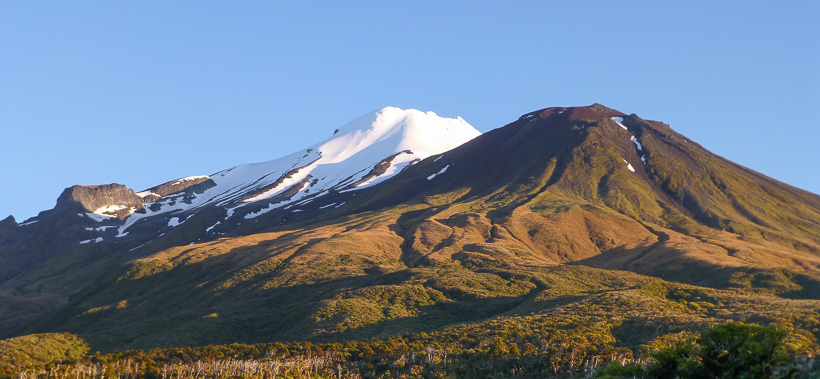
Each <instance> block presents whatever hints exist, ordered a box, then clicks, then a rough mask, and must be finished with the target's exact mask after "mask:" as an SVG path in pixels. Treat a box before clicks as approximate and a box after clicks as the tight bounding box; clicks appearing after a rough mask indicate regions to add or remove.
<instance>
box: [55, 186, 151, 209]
mask: <svg viewBox="0 0 820 379" xmlns="http://www.w3.org/2000/svg"><path fill="white" fill-rule="evenodd" d="M71 203H79V204H80V205H82V206H83V208H85V210H87V211H89V212H95V213H102V212H104V213H106V214H112V215H114V214H116V215H117V216H118V217H119V218H122V217H125V216H127V215H128V214H130V213H131V211H128V212H125V214H123V215H121V213H124V212H122V211H123V210H129V209H131V208H139V207H142V205H143V204H144V200H143V198H142V197H140V196H137V194H135V193H134V191H133V190H131V189H129V188H127V187H126V186H124V185H122V184H117V183H113V184H103V185H96V186H80V185H76V186H73V187H69V188H66V189H65V191H63V193H62V194H61V195H60V197H59V198H57V207H56V208H61V207H64V206H66V205H68V204H71ZM106 207H110V209H108V210H106V209H105V208H106Z"/></svg>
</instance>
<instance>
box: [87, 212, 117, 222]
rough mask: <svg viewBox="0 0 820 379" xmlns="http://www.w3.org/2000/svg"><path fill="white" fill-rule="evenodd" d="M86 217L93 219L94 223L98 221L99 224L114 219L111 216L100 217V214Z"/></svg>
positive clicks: (88, 214) (90, 214)
mask: <svg viewBox="0 0 820 379" xmlns="http://www.w3.org/2000/svg"><path fill="white" fill-rule="evenodd" d="M85 215H86V216H88V217H90V218H92V219H93V220H94V221H97V222H103V221H108V220H110V219H111V218H112V217H111V216H107V215H99V214H96V213H86V214H85Z"/></svg>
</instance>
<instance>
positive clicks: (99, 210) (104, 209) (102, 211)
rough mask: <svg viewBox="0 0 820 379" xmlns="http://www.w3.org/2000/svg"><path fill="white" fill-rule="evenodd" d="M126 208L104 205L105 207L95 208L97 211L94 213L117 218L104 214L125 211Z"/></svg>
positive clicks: (123, 206)
mask: <svg viewBox="0 0 820 379" xmlns="http://www.w3.org/2000/svg"><path fill="white" fill-rule="evenodd" d="M127 208H128V207H127V206H125V205H106V206H102V207H99V208H97V210H95V211H94V213H95V214H98V215H100V216H105V217H117V216H115V215H110V214H106V212H110V213H114V212H116V211H119V210H123V209H127Z"/></svg>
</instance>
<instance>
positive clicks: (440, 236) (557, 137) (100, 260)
mask: <svg viewBox="0 0 820 379" xmlns="http://www.w3.org/2000/svg"><path fill="white" fill-rule="evenodd" d="M396 149H398V148H396ZM394 154H395V152H394ZM306 161H307V160H305V162H306ZM391 164H392V163H391ZM297 166H298V165H297ZM308 166H309V164H308V165H307V166H300V167H308ZM376 166H378V165H376ZM376 166H373V167H374V169H375V167H376ZM294 167H295V166H294ZM315 170H318V168H316V169H315ZM261 171H264V170H261ZM282 171H284V169H282ZM397 171H398V170H397ZM313 172H314V171H313V170H311V173H313ZM360 172H361V174H359V175H366V174H365V173H364V171H360ZM385 172H386V171H385ZM297 175H302V174H299V173H294V174H293V175H292V177H291V178H290V179H292V182H293V183H296V184H298V183H301V180H304V178H306V177H307V176H304V177H303V178H302V179H299V177H297ZM281 177H282V176H280V178H281ZM357 178H358V179H356V178H354V179H355V181H361V180H365V176H359V177H357ZM211 179H212V180H213V181H214V182H215V183H218V182H217V180H218V179H214V176H211ZM343 179H345V178H343ZM266 180H267V179H266ZM270 180H271V181H269V182H267V183H268V184H264V185H263V184H261V183H259V186H257V187H254V188H255V191H258V190H260V189H263V188H264V187H265V186H267V185H271V184H276V181H275V180H273V179H270ZM366 180H369V179H366ZM355 181H354V180H353V179H351V180H347V181H344V180H342V181H336V182H334V183H353V182H355ZM217 185H219V184H217ZM278 185H279V184H276V185H275V186H278ZM338 185H339V184H337V186H338ZM345 185H346V184H345ZM275 186H274V187H275ZM231 188H236V187H231ZM335 188H336V189H337V190H335V191H334V190H329V191H328V192H327V194H324V195H322V196H318V197H312V198H308V197H305V198H300V199H298V200H294V201H291V202H290V203H288V205H285V206H278V207H273V206H270V205H269V204H270V203H267V204H265V205H264V206H262V204H257V205H254V206H256V207H260V208H248V207H250V205H249V206H241V202H242V196H237V195H235V194H234V193H229V194H226V195H225V197H223V198H220V201H225V200H227V199H232V200H231V201H234V203H231V204H233V205H231V206H236V205H239V206H240V208H238V209H241V210H242V211H243V212H245V211H248V213H244V215H243V214H237V215H236V218H232V219H230V220H245V222H242V223H240V225H236V224H232V225H230V226H231V228H226V229H222V230H224V233H226V234H225V235H222V234H205V235H204V237H203V231H204V230H206V229H207V228H209V227H211V225H212V224H211V223H212V222H213V220H214V219H217V220H223V221H225V220H224V216H225V212H226V209H225V208H216V207H215V208H212V209H210V210H209V209H205V208H203V209H201V210H200V211H199V213H197V214H192V215H188V216H187V217H185V218H184V219H183V218H182V217H181V216H176V215H177V214H176V213H173V215H175V216H176V217H179V219H178V221H179V222H181V224H180V225H177V226H175V227H173V228H169V227H168V225H167V223H168V221H167V218H156V219H155V220H158V221H152V220H151V219H150V218H148V217H145V218H144V219H142V220H141V221H140V222H139V223H133V224H132V226H130V227H128V228H127V230H128V231H129V233H134V234H142V235H151V233H156V232H152V230H165V231H166V232H165V233H166V234H165V235H164V236H162V237H161V238H156V239H155V240H151V241H149V242H147V243H144V242H143V241H142V240H134V241H133V242H131V244H127V243H122V244H121V245H118V244H109V243H98V244H83V245H77V247H76V248H74V249H73V250H70V251H68V252H67V253H65V254H62V255H61V256H59V257H55V258H52V259H49V260H46V261H43V262H40V263H38V264H37V265H36V266H33V267H31V268H29V269H27V270H26V271H25V272H23V273H21V274H20V275H17V276H16V277H14V278H12V279H10V280H8V281H7V282H6V283H4V284H3V286H2V287H0V296H4V298H3V302H4V303H6V304H16V308H17V309H24V310H27V311H29V312H30V313H29V314H28V316H27V317H23V316H20V315H19V314H18V315H17V316H15V317H16V318H14V317H11V316H9V315H10V313H8V312H3V313H2V314H3V316H4V317H5V318H4V319H0V322H4V323H5V324H4V325H5V326H6V328H5V330H9V331H11V332H9V333H10V334H22V333H26V332H53V331H69V332H75V333H79V334H80V335H81V336H83V337H84V338H87V339H88V340H89V341H92V342H93V344H94V345H95V346H101V347H104V348H107V349H117V348H125V347H131V348H133V347H140V348H142V347H153V346H175V345H198V344H206V343H227V342H233V341H271V340H303V339H310V340H336V339H345V338H368V337H372V336H383V335H392V334H396V333H402V332H406V331H429V330H435V329H437V328H442V327H445V326H447V325H452V324H454V323H460V322H471V321H478V320H488V319H492V318H495V317H499V316H516V315H528V314H533V313H534V312H535V313H537V312H547V311H549V310H550V309H552V308H551V307H555V306H558V305H562V306H563V305H566V304H567V302H570V303H571V302H572V301H573V300H572V299H576V298H583V299H589V297H587V296H592V295H593V294H600V293H602V291H604V292H606V291H626V290H628V289H634V288H636V286H643V285H646V284H648V283H650V282H651V283H661V284H662V285H664V286H667V285H671V286H680V285H679V284H674V285H672V284H669V283H664V282H663V281H662V280H661V279H665V280H674V281H679V282H685V283H689V284H694V285H699V286H708V287H713V288H716V290H714V291H713V290H707V289H703V288H702V287H701V289H698V290H697V291H700V293H702V294H703V295H702V296H707V295H706V293H710V294H712V293H714V295H709V296H714V299H717V298H719V299H722V300H719V301H718V300H715V302H714V303H715V304H723V303H726V302H728V301H729V300H730V299H734V298H735V297H736V296H740V297H744V298H745V297H746V296H752V295H751V294H758V295H759V294H760V293H761V292H763V293H765V295H760V296H764V297H765V298H766V299H769V300H767V301H771V303H772V304H775V303H777V304H781V305H782V304H790V306H793V307H799V308H800V309H801V312H805V313H806V314H811V313H812V312H815V313H816V311H817V310H818V309H820V303H819V302H818V300H817V298H818V296H819V295H818V294H820V292H818V290H820V280H818V277H820V274H818V270H819V267H820V253H818V251H820V250H818V249H819V248H820V242H819V241H820V223H819V222H818V221H817V220H820V217H819V216H820V197H818V196H817V195H813V194H810V193H807V192H805V191H801V190H799V189H796V188H793V187H790V186H788V185H785V184H783V183H779V182H777V181H774V180H772V179H770V178H767V177H765V176H762V175H760V174H758V173H755V172H753V171H751V170H748V169H745V168H742V167H740V166H737V165H735V164H733V163H731V162H729V161H726V160H725V159H723V158H720V157H718V156H716V155H714V154H712V153H710V152H708V151H707V150H705V149H703V148H702V147H700V146H699V145H697V144H695V143H693V142H691V141H688V140H687V139H686V138H685V137H683V136H681V135H679V134H677V133H675V132H674V131H672V130H671V129H670V128H669V127H668V126H666V125H664V124H661V123H658V122H654V121H646V120H642V119H641V118H639V117H638V116H636V115H625V114H623V113H621V112H618V111H615V110H612V109H609V108H606V107H604V106H601V105H597V104H596V105H593V106H589V107H572V108H560V107H559V108H547V109H544V110H540V111H536V112H532V113H528V114H526V115H524V116H522V117H521V118H520V119H519V120H517V121H515V122H513V123H511V124H509V125H507V126H504V127H502V128H499V129H496V130H493V131H491V132H488V133H485V134H484V135H481V136H478V137H476V138H474V139H472V140H470V141H469V142H467V143H464V144H463V145H460V146H458V147H456V148H454V149H452V150H450V151H447V152H444V153H442V154H433V155H430V156H429V157H428V158H427V159H424V160H422V161H420V162H418V163H417V164H414V165H412V166H409V167H407V168H406V169H403V170H401V171H400V172H398V173H397V174H395V175H393V176H392V177H390V178H387V179H384V180H383V181H381V182H379V183H376V184H373V185H372V186H367V187H364V188H361V189H359V190H356V191H346V190H345V187H335ZM204 191H205V192H203V193H208V191H211V189H206V190H204ZM236 193H239V192H236ZM251 193H253V191H250V190H249V191H246V192H243V194H251ZM295 193H299V192H298V191H297V192H295ZM192 196H194V195H192ZM195 196H200V197H197V198H204V197H201V196H202V195H201V194H196V195H195ZM274 196H275V195H274ZM205 197H207V198H208V199H211V198H213V196H205ZM214 201H216V200H214ZM286 201H287V200H286ZM164 206H169V207H173V206H174V205H170V204H169V205H164ZM147 207H150V205H148V206H147ZM245 208H248V209H245ZM253 209H256V210H253ZM261 210H264V212H260V211H261ZM146 214H148V213H147V211H146ZM248 215H251V216H252V217H248V218H246V216H248ZM132 217H133V216H132ZM126 220H128V219H127V218H126ZM183 221H184V222H183ZM126 222H127V221H126ZM214 228H216V227H214ZM141 230H142V231H141ZM212 230H217V229H212ZM123 238H129V237H123ZM134 238H136V237H134ZM197 241H200V242H197ZM192 242H195V243H193V244H191V243H192ZM137 243H140V244H141V245H136V244H137ZM134 245H136V246H134ZM613 269H614V270H627V271H632V272H634V273H625V272H621V271H612V270H613ZM653 277H654V278H653ZM658 278H660V279H658ZM710 291H713V292H710ZM596 296H597V295H596ZM630 296H632V295H630ZM636 296H637V297H636V298H635V300H634V301H647V300H646V299H642V298H641V296H639V295H636ZM789 298H800V299H804V300H799V301H798V300H789ZM584 301H586V300H584ZM652 301H654V300H652ZM778 302H779V303H778ZM716 306H717V305H716ZM720 306H723V305H720ZM786 308H788V306H786ZM772 309H774V308H772ZM777 309H779V310H776V311H772V312H773V313H769V314H765V315H764V313H765V311H764V310H760V311H758V310H756V311H755V312H757V313H754V314H751V313H750V314H748V315H746V314H744V313H742V311H741V310H740V308H732V310H730V311H727V312H730V315H733V314H735V313H732V312H740V313H737V315H738V317H740V316H741V315H744V317H745V316H749V317H752V316H754V317H759V318H761V319H766V320H775V319H777V320H779V319H781V318H782V319H789V320H791V321H789V322H797V321H795V320H792V319H791V318H790V317H791V316H789V315H787V314H786V313H785V311H783V309H781V308H777ZM793 309H797V308H793ZM687 312H688V311H687ZM698 312H700V311H698ZM724 316H725V315H724ZM724 316H721V317H724ZM636 317H637V316H636ZM675 317H677V316H675ZM704 317H705V318H704ZM709 317H716V316H715V314H713V313H709V312H707V311H703V313H702V314H701V313H699V316H697V317H696V318H697V319H698V320H699V321H697V322H704V323H705V322H708V321H706V320H707V318H709ZM726 317H734V316H726ZM805 319H806V320H809V319H810V318H805ZM636 320H639V318H636ZM635 322H639V321H635ZM687 322H689V321H687ZM801 322H802V321H801ZM806 322H808V321H806ZM673 323H674V322H673ZM801 325H802V326H800V327H801V328H812V327H813V326H811V325H809V324H805V325H803V324H801Z"/></svg>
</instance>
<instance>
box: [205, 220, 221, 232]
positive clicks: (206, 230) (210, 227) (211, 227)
mask: <svg viewBox="0 0 820 379" xmlns="http://www.w3.org/2000/svg"><path fill="white" fill-rule="evenodd" d="M221 223H222V222H220V221H217V222H216V224H213V225H211V226H209V227H207V228H205V233H209V232H210V231H211V230H212V229H213V228H216V226H217V225H219V224H221Z"/></svg>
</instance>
